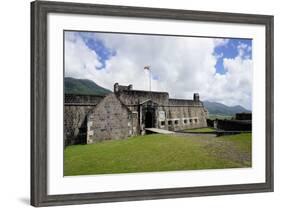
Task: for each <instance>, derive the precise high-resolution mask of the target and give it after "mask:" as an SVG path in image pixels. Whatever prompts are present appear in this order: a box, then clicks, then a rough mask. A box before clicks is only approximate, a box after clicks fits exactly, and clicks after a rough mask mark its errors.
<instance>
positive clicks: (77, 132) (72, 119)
mask: <svg viewBox="0 0 281 208" xmlns="http://www.w3.org/2000/svg"><path fill="white" fill-rule="evenodd" d="M103 98H104V96H95V95H73V94H65V96H64V145H65V146H67V145H71V144H85V143H86V142H87V115H88V114H89V113H90V112H92V111H93V109H94V108H95V106H96V105H97V104H98V103H99V102H100V101H101V100H102V99H103Z"/></svg>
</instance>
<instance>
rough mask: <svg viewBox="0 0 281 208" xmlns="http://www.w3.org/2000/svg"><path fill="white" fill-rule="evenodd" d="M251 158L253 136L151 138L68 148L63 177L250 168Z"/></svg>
mask: <svg viewBox="0 0 281 208" xmlns="http://www.w3.org/2000/svg"><path fill="white" fill-rule="evenodd" d="M230 153H231V154H230ZM250 155H251V134H239V135H232V136H224V137H218V138H216V137H213V138H208V137H199V136H196V137H188V138H187V137H183V136H175V135H159V134H151V135H146V136H137V137H133V138H130V139H125V140H118V141H116V140H115V141H106V142H103V143H98V144H91V145H75V146H69V147H67V148H66V149H65V155H64V156H65V160H64V175H87V174H102V173H129V172H151V171H172V170H193V169H210V168H234V167H247V166H250V165H251V159H250V158H251V157H250Z"/></svg>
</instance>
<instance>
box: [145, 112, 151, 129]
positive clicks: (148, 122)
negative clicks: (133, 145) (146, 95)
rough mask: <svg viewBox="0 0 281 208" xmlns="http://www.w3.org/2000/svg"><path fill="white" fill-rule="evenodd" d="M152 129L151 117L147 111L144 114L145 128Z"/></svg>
mask: <svg viewBox="0 0 281 208" xmlns="http://www.w3.org/2000/svg"><path fill="white" fill-rule="evenodd" d="M152 127H153V116H152V112H150V111H147V112H146V113H145V128H152Z"/></svg>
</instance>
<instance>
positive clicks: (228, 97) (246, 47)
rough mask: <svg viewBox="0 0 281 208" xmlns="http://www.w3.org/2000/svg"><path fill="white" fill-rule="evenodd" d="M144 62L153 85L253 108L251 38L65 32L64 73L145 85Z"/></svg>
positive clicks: (104, 82)
mask: <svg viewBox="0 0 281 208" xmlns="http://www.w3.org/2000/svg"><path fill="white" fill-rule="evenodd" d="M146 65H150V66H151V71H152V79H153V80H152V90H155V91H165V92H168V93H169V95H170V97H173V98H182V99H191V98H192V95H193V93H195V92H198V93H200V98H201V100H209V101H215V102H221V103H224V104H226V105H229V106H233V105H242V106H244V107H246V108H247V109H251V106H252V68H253V67H252V40H251V39H239V38H235V39H234V38H228V39H223V38H202V37H176V36H157V35H136V34H118V33H95V32H71V31H69V32H65V74H66V76H70V77H75V78H83V79H84V78H86V79H91V80H93V81H95V82H96V83H97V84H99V85H100V86H102V87H105V88H108V89H112V87H113V84H114V83H115V82H119V83H120V84H124V85H128V84H133V87H134V89H139V90H148V82H149V81H148V80H149V79H148V74H147V73H146V70H144V66H146Z"/></svg>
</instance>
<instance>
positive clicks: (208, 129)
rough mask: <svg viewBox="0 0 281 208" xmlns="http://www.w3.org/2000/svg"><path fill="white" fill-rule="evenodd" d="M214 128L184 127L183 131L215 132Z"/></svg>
mask: <svg viewBox="0 0 281 208" xmlns="http://www.w3.org/2000/svg"><path fill="white" fill-rule="evenodd" d="M215 131H216V130H215V129H214V128H208V127H206V128H198V129H186V130H185V132H191V133H192V132H196V133H197V132H203V133H207V132H215Z"/></svg>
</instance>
